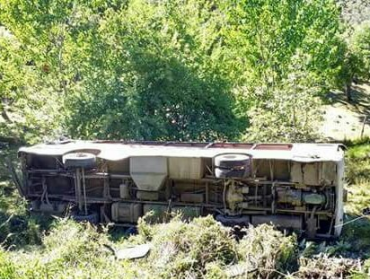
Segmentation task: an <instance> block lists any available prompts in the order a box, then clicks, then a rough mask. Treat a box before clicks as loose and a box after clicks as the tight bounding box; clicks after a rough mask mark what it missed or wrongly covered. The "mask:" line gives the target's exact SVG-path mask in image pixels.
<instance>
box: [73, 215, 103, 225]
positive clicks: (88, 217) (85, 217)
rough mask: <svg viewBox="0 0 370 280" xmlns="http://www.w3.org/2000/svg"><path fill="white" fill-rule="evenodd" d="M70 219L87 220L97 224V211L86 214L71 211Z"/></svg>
mask: <svg viewBox="0 0 370 280" xmlns="http://www.w3.org/2000/svg"><path fill="white" fill-rule="evenodd" d="M71 219H72V220H74V221H76V222H89V223H91V224H97V223H98V222H99V214H98V212H92V213H89V214H88V215H84V214H77V213H73V214H71Z"/></svg>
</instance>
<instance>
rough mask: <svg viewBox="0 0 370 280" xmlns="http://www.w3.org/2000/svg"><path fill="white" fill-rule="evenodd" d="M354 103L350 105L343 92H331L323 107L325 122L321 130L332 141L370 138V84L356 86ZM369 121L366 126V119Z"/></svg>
mask: <svg viewBox="0 0 370 280" xmlns="http://www.w3.org/2000/svg"><path fill="white" fill-rule="evenodd" d="M352 95H353V101H352V102H351V103H349V102H348V101H347V99H346V96H345V95H344V94H343V92H339V91H338V92H330V93H329V94H328V95H327V97H326V105H323V111H324V115H323V116H324V120H323V124H322V126H321V128H320V132H321V134H322V135H323V137H324V138H325V139H327V140H330V141H343V140H345V139H347V140H353V139H356V138H360V137H361V132H362V130H363V134H362V135H363V136H369V137H370V84H357V85H356V84H354V85H353V88H352ZM366 116H367V119H366V121H365V124H364V120H365V117H366Z"/></svg>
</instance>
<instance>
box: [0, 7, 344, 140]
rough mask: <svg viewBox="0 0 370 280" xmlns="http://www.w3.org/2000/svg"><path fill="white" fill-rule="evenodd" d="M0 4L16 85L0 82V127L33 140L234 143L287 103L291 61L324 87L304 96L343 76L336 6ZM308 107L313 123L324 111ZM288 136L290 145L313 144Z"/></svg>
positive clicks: (3, 70) (288, 122) (286, 122)
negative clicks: (260, 114) (267, 110)
mask: <svg viewBox="0 0 370 280" xmlns="http://www.w3.org/2000/svg"><path fill="white" fill-rule="evenodd" d="M1 5H2V7H3V9H1V11H0V20H1V22H2V24H3V25H4V26H5V29H4V30H5V31H6V32H8V33H9V34H10V36H11V38H12V40H13V41H14V42H12V43H9V44H7V46H6V50H7V52H8V53H9V55H10V56H11V57H12V58H11V59H10V60H9V59H6V58H3V62H4V63H2V66H3V67H1V69H0V71H1V73H3V74H2V75H3V76H4V74H5V75H8V76H9V78H6V79H0V84H1V83H3V87H6V89H5V90H4V92H5V93H1V94H3V95H4V94H5V95H4V97H5V99H4V98H2V103H1V104H2V105H0V109H1V110H3V112H5V113H8V115H9V116H11V119H14V120H13V121H12V122H9V121H5V122H3V124H2V127H1V123H0V129H1V132H2V134H4V135H9V136H10V137H17V138H21V139H24V140H26V141H28V142H29V141H30V140H32V137H33V136H37V137H38V139H37V138H36V139H34V140H35V141H36V140H39V139H40V138H41V137H42V136H46V135H49V136H50V137H53V136H55V135H56V134H58V133H62V132H64V133H67V134H69V135H70V136H73V137H75V138H87V139H92V138H106V139H121V138H124V139H144V140H237V139H240V138H241V136H242V134H243V133H244V132H245V131H246V128H247V126H248V125H249V121H248V119H249V117H250V116H251V115H254V113H253V112H249V111H250V110H251V108H259V107H260V106H259V103H264V102H267V100H268V99H269V98H270V96H276V99H279V100H281V101H275V103H276V102H277V103H281V102H284V103H285V100H290V99H291V97H292V96H291V95H290V93H287V94H286V92H291V90H292V88H294V85H291V84H289V83H290V82H294V81H290V82H289V83H287V80H289V77H291V76H292V75H296V74H297V73H296V72H295V69H292V60H294V61H295V62H297V63H298V64H300V65H301V64H304V65H305V75H307V76H308V77H310V79H311V78H312V79H314V80H315V81H316V84H315V85H313V87H314V90H313V89H311V88H310V87H311V86H312V85H310V87H308V88H307V95H310V96H311V95H312V92H313V91H314V92H316V91H322V90H323V89H324V88H327V87H329V86H331V85H334V84H335V83H337V82H338V76H339V75H341V74H342V72H343V71H342V68H341V67H342V63H341V62H342V60H343V51H342V50H343V41H342V40H341V39H340V37H339V36H338V35H339V33H340V32H341V30H340V18H339V15H340V13H339V12H340V11H339V8H338V7H337V5H336V4H335V3H334V2H333V1H320V0H314V1H304V0H300V1H296V0H294V1H293V0H288V1H278V2H276V1H272V0H268V1H261V0H253V1H239V2H237V3H235V2H234V1H219V0H215V1H205V0H202V1H196V0H188V1H180V0H178V1H177V0H176V1H160V2H153V1H146V0H130V1H108V2H106V1H99V0H98V1H91V2H70V1H42V0H38V1H33V2H32V3H28V2H24V1H23V2H22V1H16V0H3V1H2V2H1ZM323 31H324V32H323ZM5 53H6V52H5ZM297 58H299V59H300V60H298V61H297ZM0 59H1V55H0ZM8 70H9V71H8ZM341 71H342V72H341ZM4 77H6V76H4ZM8 80H11V81H12V83H16V85H13V86H12V85H11V83H8V82H6V81H8ZM316 87H318V89H316ZM260 89H264V90H262V92H263V94H262V95H261V94H259V93H260V92H261V90H260ZM265 89H266V90H265ZM272 93H274V94H272ZM277 95H279V97H277ZM4 100H5V101H4ZM302 100H305V101H306V100H308V99H304V98H303V97H302ZM308 103H309V104H310V105H312V106H313V107H312V108H313V110H312V112H311V111H310V112H308V114H311V115H312V114H314V113H315V110H314V109H315V108H316V107H317V106H318V104H315V103H314V102H311V103H310V100H309V101H308ZM5 105H6V106H5ZM268 106H269V105H267V104H264V105H261V108H262V107H268ZM284 106H285V105H284ZM291 106H292V104H291V102H289V101H287V103H286V106H285V107H287V108H288V110H289V111H292V110H294V109H291V108H290V107H291ZM310 108H311V107H309V106H307V109H310ZM31 110H32V112H31ZM261 110H262V111H263V110H264V109H261ZM13 111H14V112H16V114H15V115H17V116H21V117H19V120H18V119H17V120H16V117H15V116H12V115H11V114H10V113H11V112H13ZM21 112H22V113H24V114H20V113H21ZM267 118H270V117H269V116H268V117H267ZM277 121H278V126H279V127H284V126H288V127H290V126H291V125H295V123H292V122H291V120H289V119H287V118H277ZM252 122H254V123H256V121H253V120H252ZM269 129H272V130H273V128H270V126H267V127H266V128H265V129H264V130H269ZM252 130H253V128H252ZM293 130H295V131H301V126H299V124H297V127H296V128H294V129H293ZM312 130H314V128H313V127H310V131H308V132H307V131H306V130H304V131H302V133H301V134H303V133H306V132H307V133H309V134H310V133H311V132H312ZM270 134H271V136H273V135H275V133H274V132H271V133H270ZM283 134H284V135H285V134H287V133H286V132H283ZM288 134H289V135H288V136H286V137H285V136H284V137H285V139H292V140H296V139H297V140H298V141H299V140H302V139H303V138H306V139H310V138H311V136H310V135H308V136H305V137H303V136H301V135H298V134H297V133H288ZM260 136H261V137H257V138H258V139H262V140H270V139H268V138H267V139H264V138H263V135H260ZM284 137H283V138H284ZM295 137H297V138H295ZM279 139H281V137H280V138H277V139H276V141H277V140H279Z"/></svg>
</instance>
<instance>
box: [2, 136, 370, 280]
mask: <svg viewBox="0 0 370 280" xmlns="http://www.w3.org/2000/svg"><path fill="white" fill-rule="evenodd" d="M348 146H349V150H348V152H347V161H346V164H347V181H348V185H347V187H346V188H347V190H348V191H349V194H348V202H347V203H346V204H345V211H346V220H347V221H348V220H351V219H353V218H355V217H358V216H359V215H361V213H362V209H363V208H366V207H368V206H370V172H368V171H369V168H370V161H369V159H368V158H367V154H368V153H370V144H369V143H368V142H363V143H354V144H353V143H352V144H351V143H350V144H349V145H348ZM15 150H16V149H12V150H10V151H7V152H5V153H4V151H2V154H1V155H10V156H12V158H13V159H15V157H14V155H15ZM0 151H1V150H0ZM0 171H1V173H0V174H1V175H0V178H1V179H0V244H1V245H0V278H233V277H234V278H235V277H236V278H251V277H254V278H335V277H347V278H360V277H361V278H368V277H370V274H369V269H370V219H369V218H368V217H365V218H363V219H361V220H358V221H356V222H354V223H351V224H348V225H346V226H344V229H343V234H342V236H341V238H340V239H339V240H336V241H333V242H307V241H305V240H299V241H298V240H297V238H296V237H295V236H294V235H289V236H286V235H285V234H284V233H282V232H280V231H277V230H275V229H274V228H273V227H272V226H270V225H261V226H259V227H256V228H254V227H250V228H249V229H247V230H246V235H245V237H243V239H241V240H240V241H237V240H236V239H235V238H234V237H233V236H232V232H230V230H228V229H226V228H224V227H222V226H220V225H219V224H218V223H216V222H215V221H214V220H213V219H212V218H211V217H204V218H198V219H194V221H193V222H191V223H184V222H182V221H181V220H180V219H178V218H176V217H175V218H174V219H173V220H172V221H170V222H169V223H167V224H154V225H152V224H148V223H146V222H145V220H142V221H141V223H140V224H139V227H138V230H139V234H138V235H135V236H131V237H127V236H125V235H124V234H123V232H122V231H120V230H119V229H114V230H112V229H109V228H107V227H98V228H97V227H93V226H91V225H89V224H78V223H75V222H73V221H71V220H66V219H60V218H57V219H56V218H50V217H44V216H42V215H30V213H28V211H27V207H26V202H25V201H24V200H23V199H22V198H20V197H19V195H18V193H17V191H16V189H15V187H14V186H13V184H12V182H11V180H10V178H9V176H8V175H7V173H6V168H5V166H4V157H0ZM142 243H151V244H152V245H153V247H152V249H151V251H150V253H149V255H148V256H147V257H145V258H143V259H139V260H132V261H127V260H126V261H122V260H116V259H115V258H114V256H113V254H112V253H111V252H110V251H109V250H107V249H106V246H105V245H109V246H110V247H112V248H125V247H129V246H133V245H135V244H142Z"/></svg>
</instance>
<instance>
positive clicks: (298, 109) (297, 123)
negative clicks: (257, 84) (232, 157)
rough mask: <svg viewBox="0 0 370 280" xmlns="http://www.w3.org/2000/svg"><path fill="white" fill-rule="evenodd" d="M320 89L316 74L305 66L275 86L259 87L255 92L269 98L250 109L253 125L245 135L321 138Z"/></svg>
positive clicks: (289, 139) (288, 139)
mask: <svg viewBox="0 0 370 280" xmlns="http://www.w3.org/2000/svg"><path fill="white" fill-rule="evenodd" d="M293 61H294V60H293ZM293 63H294V62H293ZM295 67H297V65H296V66H295ZM318 89H319V86H318V85H317V83H315V80H314V78H313V77H312V76H310V75H309V74H308V73H307V71H304V70H302V69H301V70H300V69H296V70H295V71H291V74H290V75H289V76H288V77H287V78H286V79H283V80H282V81H281V83H280V84H279V86H276V87H275V88H274V89H273V90H271V89H269V88H266V87H262V88H259V89H257V90H256V92H255V94H256V95H259V96H264V97H265V98H263V99H262V100H264V101H259V102H258V103H256V105H255V106H254V107H253V108H252V110H250V111H249V113H248V114H249V117H250V123H251V125H250V127H249V128H248V131H247V134H246V137H245V138H246V139H247V140H249V141H267V142H307V141H313V140H314V139H317V138H319V135H318V134H317V132H316V129H315V128H316V127H318V125H319V122H320V120H321V112H320V111H319V105H320V100H319V98H318V97H317V94H318ZM266 96H268V98H266ZM256 99H257V98H256ZM260 100H261V99H260Z"/></svg>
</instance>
